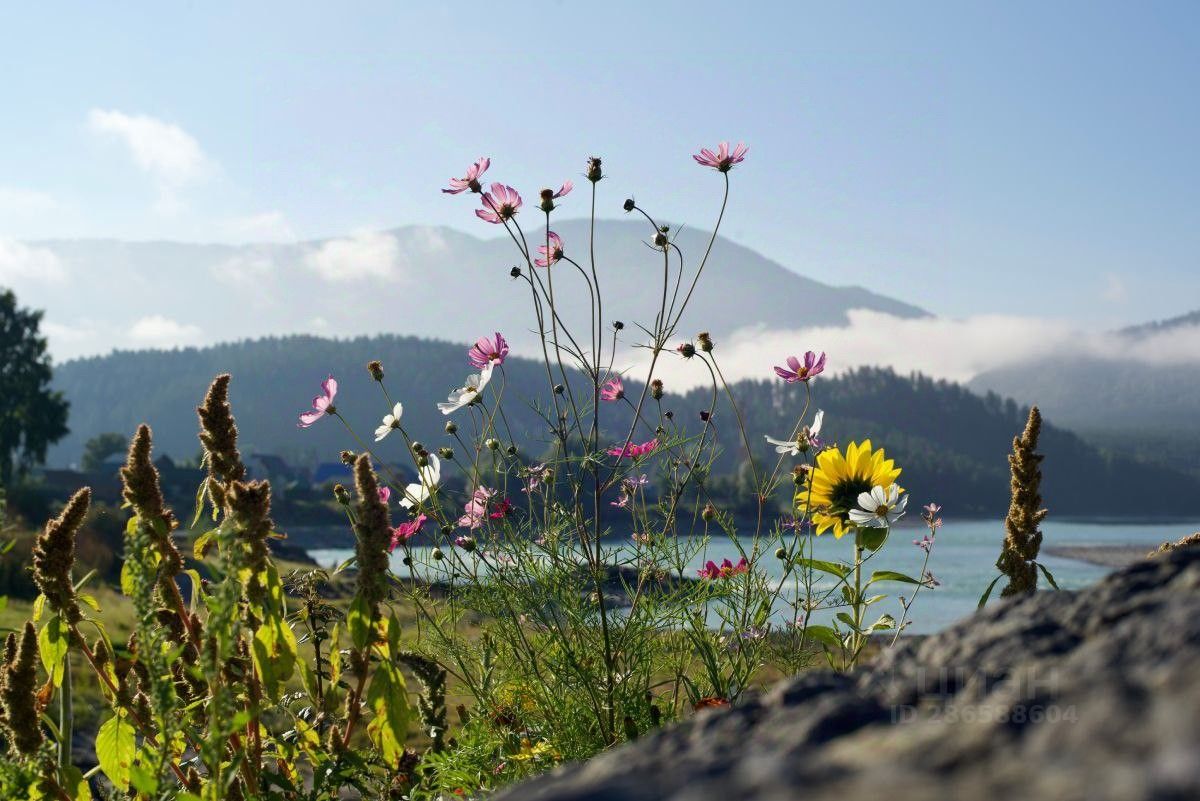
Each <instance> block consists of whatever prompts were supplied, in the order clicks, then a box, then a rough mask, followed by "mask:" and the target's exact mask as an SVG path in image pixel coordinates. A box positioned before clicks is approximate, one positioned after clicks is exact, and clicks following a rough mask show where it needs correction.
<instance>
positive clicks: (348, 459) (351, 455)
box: [338, 451, 358, 465]
mask: <svg viewBox="0 0 1200 801" xmlns="http://www.w3.org/2000/svg"><path fill="white" fill-rule="evenodd" d="M338 458H340V459H341V460H342V464H346V465H352V464H354V462H355V460H357V459H358V454H357V453H355V452H354V451H342V452H341V453H340V454H339V455H338Z"/></svg>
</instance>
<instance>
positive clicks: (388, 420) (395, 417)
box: [375, 403, 404, 442]
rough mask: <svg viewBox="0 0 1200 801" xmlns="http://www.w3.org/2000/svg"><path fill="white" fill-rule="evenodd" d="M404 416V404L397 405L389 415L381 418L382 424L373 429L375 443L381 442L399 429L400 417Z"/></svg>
mask: <svg viewBox="0 0 1200 801" xmlns="http://www.w3.org/2000/svg"><path fill="white" fill-rule="evenodd" d="M402 414H404V404H402V403H397V404H396V405H395V406H393V407H392V412H391V414H385V415H384V416H383V423H382V424H380V426H379V428H377V429H375V441H376V442H382V441H383V438H384V437H386V436H387V435H388V434H390V433H392V432H393V431H395V430H396V429H397V428H399V427H400V415H402Z"/></svg>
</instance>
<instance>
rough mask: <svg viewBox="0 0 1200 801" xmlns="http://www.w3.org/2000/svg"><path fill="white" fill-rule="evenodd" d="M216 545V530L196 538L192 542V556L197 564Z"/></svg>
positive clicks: (210, 530) (213, 529)
mask: <svg viewBox="0 0 1200 801" xmlns="http://www.w3.org/2000/svg"><path fill="white" fill-rule="evenodd" d="M216 544H217V530H216V529H215V528H211V529H209V530H208V531H206V532H204V533H203V534H199V535H197V536H196V539H195V540H193V541H192V556H193V557H195V559H196V561H197V562H199V561H201V560H203V559H204V557H205V556H207V555H208V550H209V549H210V548H212V547H213V546H214V545H216Z"/></svg>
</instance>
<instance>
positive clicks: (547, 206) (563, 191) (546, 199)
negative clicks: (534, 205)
mask: <svg viewBox="0 0 1200 801" xmlns="http://www.w3.org/2000/svg"><path fill="white" fill-rule="evenodd" d="M574 188H575V184H573V183H571V182H570V181H563V185H562V186H561V187H559V189H558V191H557V192H555V191H554V190H553V189H543V190H542V191H541V192H539V193H538V196H539V197H540V198H541V199H542V202H541V205H540V206H539V208H541V210H542V211H544V212H546V213H547V214H549V213H550V212H552V211H554V201H556V200H558V199H559V198H560V197H566V196H567V195H569V194H571V190H572V189H574Z"/></svg>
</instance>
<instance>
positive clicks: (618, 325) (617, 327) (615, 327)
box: [613, 320, 625, 331]
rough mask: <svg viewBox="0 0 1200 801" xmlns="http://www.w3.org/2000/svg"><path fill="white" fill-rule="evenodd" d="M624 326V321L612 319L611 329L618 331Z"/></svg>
mask: <svg viewBox="0 0 1200 801" xmlns="http://www.w3.org/2000/svg"><path fill="white" fill-rule="evenodd" d="M624 327H625V323H623V322H621V321H620V320H613V330H614V331H620V330H621V329H622V328H624Z"/></svg>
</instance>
